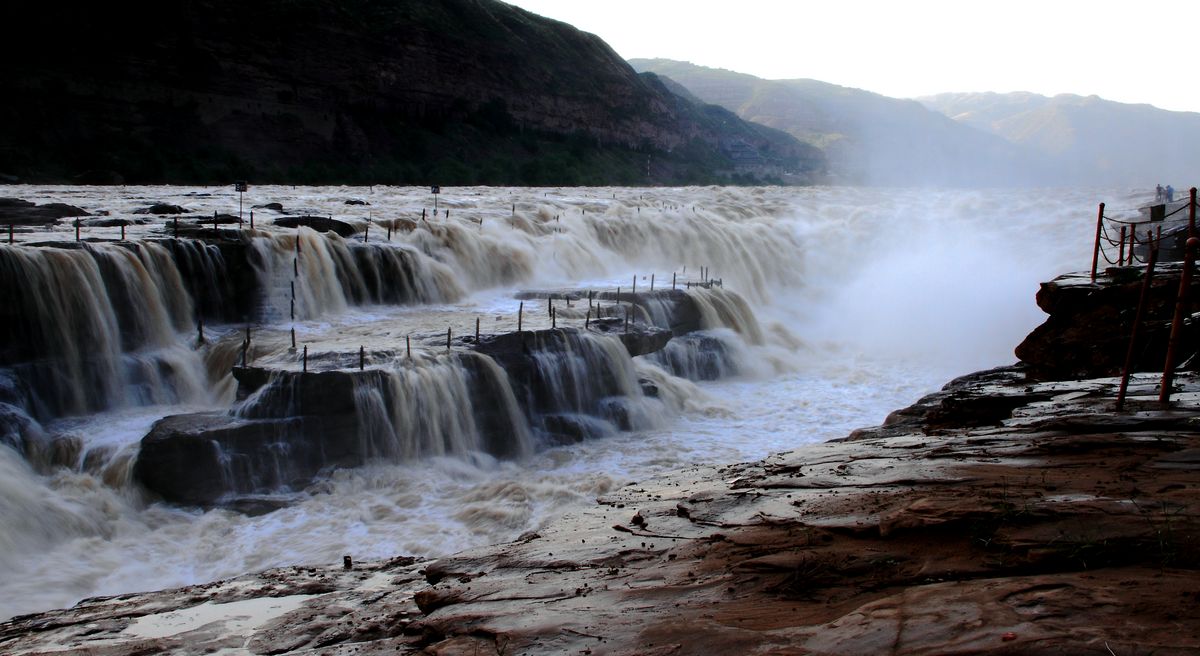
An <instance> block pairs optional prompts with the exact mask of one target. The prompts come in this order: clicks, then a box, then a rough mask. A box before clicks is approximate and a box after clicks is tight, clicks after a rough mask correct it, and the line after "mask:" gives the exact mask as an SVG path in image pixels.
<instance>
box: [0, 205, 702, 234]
mask: <svg viewBox="0 0 1200 656" xmlns="http://www.w3.org/2000/svg"><path fill="white" fill-rule="evenodd" d="M614 198H615V196H614ZM665 207H666V205H664V208H665ZM672 207H673V208H675V209H678V206H672ZM692 211H693V212H695V211H696V207H695V206H692ZM444 212H445V217H446V218H447V219H448V218H450V210H449V209H446V210H444ZM580 212H581V213H582V214H583V215H584V216H586V215H587V210H586V209H582V208H581V209H580ZM637 213H638V214H641V213H642V208H641V206H638V207H637ZM435 214H436V211H435ZM516 215H517V206H516V204H515V203H514V204H513V205H512V216H513V217H516ZM426 217H427V214H426V209H425V208H421V220H422V221H424V222H425V223H426V224H428V223H429V221H428V219H427V218H426ZM328 220H329V221H330V222H332V221H333V215H332V214H331V215H329V217H328ZM554 221H555V222H556V223H561V222H562V217H561V215H555V217H554ZM372 222H373V220H372V219H370V218H368V219H367V225H366V227H365V228H364V229H363V243H366V242H367V240H368V239H369V238H370V234H371V224H372ZM242 223H243V221H242V217H241V214H240V212H239V214H238V224H239V225H241V224H242ZM510 225H511V226H512V228H513V229H514V230H515V229H516V228H517V223H516V221H511V222H510ZM80 228H81V224H80V220H79V219H78V218H76V219H75V241H81V240H82V236H81V233H80ZM386 228H387V240H388V241H391V240H392V228H393V226H392V224H390V223H389V224H388V225H387V226H386ZM250 229H251V230H254V210H250ZM479 229H480V231H482V230H483V217H479ZM172 230H173V234H174V236H175V237H176V238H178V237H179V217H175V218H174V219H173V221H172ZM219 230H220V217H219V216H218V213H217V210H213V231H214V232H218V231H219ZM14 232H15V231H14V225H13V224H12V223H10V224H8V243H9V244H10V245H11V244H13V243H15V238H14ZM555 232H562V229H561V228H555ZM121 241H125V224H124V223H122V224H121Z"/></svg>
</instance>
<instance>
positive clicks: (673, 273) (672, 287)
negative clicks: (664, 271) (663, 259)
mask: <svg viewBox="0 0 1200 656" xmlns="http://www.w3.org/2000/svg"><path fill="white" fill-rule="evenodd" d="M671 289H672V290H674V289H675V272H674V271H672V272H671Z"/></svg>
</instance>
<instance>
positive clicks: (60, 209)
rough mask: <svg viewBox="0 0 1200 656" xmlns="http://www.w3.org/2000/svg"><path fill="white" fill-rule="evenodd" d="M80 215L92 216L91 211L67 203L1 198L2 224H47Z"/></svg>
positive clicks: (0, 214)
mask: <svg viewBox="0 0 1200 656" xmlns="http://www.w3.org/2000/svg"><path fill="white" fill-rule="evenodd" d="M80 216H91V213H90V212H88V211H86V210H82V209H80V208H78V207H75V206H74V205H67V204H66V203H43V204H41V205H38V204H36V203H31V202H29V201H27V200H22V199H20V198H0V225H20V226H25V225H47V224H51V223H57V222H58V220H59V219H65V218H68V217H80Z"/></svg>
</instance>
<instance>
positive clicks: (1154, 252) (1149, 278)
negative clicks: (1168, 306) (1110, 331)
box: [1116, 238, 1158, 411]
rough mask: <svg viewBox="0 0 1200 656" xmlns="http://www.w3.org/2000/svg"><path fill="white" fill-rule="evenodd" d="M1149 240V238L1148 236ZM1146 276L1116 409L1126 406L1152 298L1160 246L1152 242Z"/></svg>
mask: <svg viewBox="0 0 1200 656" xmlns="http://www.w3.org/2000/svg"><path fill="white" fill-rule="evenodd" d="M1147 241H1149V239H1148V238H1147ZM1146 260H1147V261H1146V277H1145V279H1143V280H1142V293H1141V296H1139V297H1138V306H1137V313H1136V314H1135V315H1134V317H1133V330H1132V331H1130V333H1129V350H1128V351H1126V352H1125V367H1124V368H1123V369H1122V370H1121V387H1120V389H1119V390H1118V391H1117V405H1116V409H1117V410H1118V411H1120V410H1121V409H1122V408H1124V406H1125V393H1126V392H1127V391H1128V390H1129V375H1130V374H1131V373H1133V355H1134V353H1135V352H1136V351H1135V348H1136V345H1137V338H1138V328H1140V327H1141V325H1142V319H1143V318H1144V317H1145V316H1146V303H1147V302H1149V300H1150V286H1151V284H1152V283H1153V281H1154V265H1155V264H1157V263H1158V246H1157V245H1156V244H1151V246H1150V255H1149V256H1147V258H1146Z"/></svg>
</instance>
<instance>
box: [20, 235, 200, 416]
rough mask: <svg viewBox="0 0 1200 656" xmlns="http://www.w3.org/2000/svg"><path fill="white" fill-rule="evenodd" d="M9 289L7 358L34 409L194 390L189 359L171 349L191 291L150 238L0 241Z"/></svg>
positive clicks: (193, 395)
mask: <svg viewBox="0 0 1200 656" xmlns="http://www.w3.org/2000/svg"><path fill="white" fill-rule="evenodd" d="M0 281H2V284H0V286H3V287H4V288H5V289H9V290H12V297H11V301H10V304H9V307H8V308H7V309H6V310H5V314H6V315H7V316H6V317H5V319H6V321H5V322H4V323H5V324H6V325H5V328H4V329H3V330H4V331H5V332H6V333H7V334H6V335H5V336H6V337H7V338H8V339H7V340H6V341H7V343H8V344H9V347H8V350H7V351H6V352H5V353H4V357H3V358H2V359H0V363H5V364H9V365H10V366H12V367H13V369H14V370H15V371H17V372H18V375H19V376H20V377H21V378H22V379H23V380H24V381H25V382H26V384H27V385H28V388H29V390H30V394H29V399H28V402H29V404H30V408H29V410H30V411H31V412H32V413H33V414H34V415H35V416H38V417H43V418H45V417H53V416H60V415H65V414H79V413H84V412H93V411H97V410H102V409H105V408H110V407H115V406H121V405H126V404H129V403H139V402H175V401H179V400H193V399H197V398H199V397H202V396H203V395H204V391H203V384H202V383H200V382H199V380H200V378H199V377H200V374H198V373H197V372H201V371H203V368H202V365H201V362H200V359H199V357H196V356H194V355H192V354H190V353H189V352H188V351H187V349H185V348H180V346H179V344H178V338H177V332H178V331H179V330H181V329H183V328H185V327H186V326H188V325H190V323H191V317H192V306H191V298H190V296H189V294H188V293H187V291H186V289H185V288H184V284H183V280H182V277H181V276H180V274H179V271H178V269H177V268H176V267H175V265H174V259H173V257H172V255H171V253H170V251H169V250H168V249H166V248H164V247H163V246H162V245H160V244H155V243H150V242H136V243H131V244H121V245H117V244H87V243H85V244H83V245H82V246H81V247H79V248H51V247H47V248H35V249H31V248H20V247H9V246H0Z"/></svg>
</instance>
